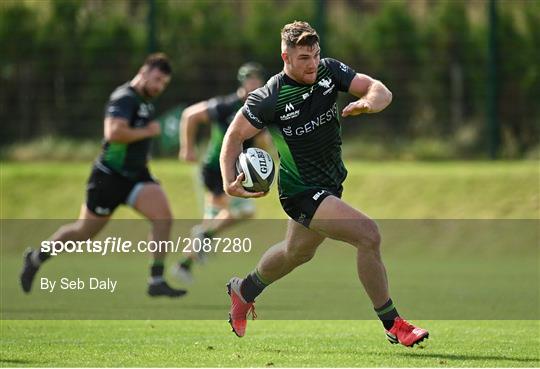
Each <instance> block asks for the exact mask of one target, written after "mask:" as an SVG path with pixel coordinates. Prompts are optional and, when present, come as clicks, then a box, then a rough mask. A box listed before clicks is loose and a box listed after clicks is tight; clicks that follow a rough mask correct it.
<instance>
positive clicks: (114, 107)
mask: <svg viewBox="0 0 540 369" xmlns="http://www.w3.org/2000/svg"><path fill="white" fill-rule="evenodd" d="M136 110H137V101H136V99H135V98H133V97H131V96H129V95H125V96H122V97H119V98H117V99H113V100H110V101H109V103H108V104H107V108H106V111H105V116H106V117H112V118H124V119H127V120H128V121H131V119H132V118H133V114H134V113H135V112H136Z"/></svg>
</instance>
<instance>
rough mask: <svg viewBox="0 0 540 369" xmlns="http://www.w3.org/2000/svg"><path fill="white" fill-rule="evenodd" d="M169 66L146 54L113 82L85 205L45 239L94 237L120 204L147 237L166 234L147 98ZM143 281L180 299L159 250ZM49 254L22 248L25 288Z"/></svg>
mask: <svg viewBox="0 0 540 369" xmlns="http://www.w3.org/2000/svg"><path fill="white" fill-rule="evenodd" d="M171 73H172V69H171V65H170V62H169V60H168V58H167V56H166V55H165V54H162V53H156V54H151V55H149V56H148V57H147V59H146V61H145V62H144V64H143V66H142V67H141V68H140V69H139V71H138V73H137V75H136V76H135V77H134V78H133V79H132V80H131V81H129V82H126V83H125V84H123V85H121V86H119V87H118V88H116V89H115V90H114V92H113V93H112V95H111V96H110V99H109V102H108V103H107V105H106V110H105V120H104V136H105V137H104V142H103V150H102V153H101V155H100V157H99V158H98V159H97V160H96V161H95V163H94V165H93V167H92V171H91V174H90V178H89V179H88V185H87V188H86V203H84V204H83V205H82V207H81V211H80V215H79V219H78V220H77V221H76V222H74V223H71V224H67V225H64V226H62V227H60V228H59V229H58V230H57V231H56V232H55V233H54V234H53V235H52V236H51V238H50V240H51V241H61V242H66V241H69V240H71V241H83V240H87V239H90V238H92V237H94V236H95V235H96V234H97V233H98V232H99V231H100V230H101V229H102V228H103V227H104V226H105V225H106V224H107V222H108V221H109V219H110V218H111V216H112V214H113V213H114V211H115V209H116V208H117V207H118V206H119V205H120V204H126V205H129V206H131V207H133V209H135V210H136V211H137V212H139V213H140V214H142V215H143V216H144V217H146V218H147V219H148V220H149V221H150V222H151V224H152V229H151V233H150V238H151V239H152V240H154V241H161V240H167V239H168V238H169V234H170V229H171V223H172V214H171V209H170V207H169V203H168V201H167V197H166V196H165V193H164V192H163V189H162V188H161V186H160V185H159V183H158V182H157V180H156V179H155V178H154V177H153V176H152V175H151V174H150V171H149V170H148V159H149V154H150V147H151V141H152V138H153V137H155V136H158V135H159V134H160V132H161V130H160V125H159V123H158V122H156V121H154V120H153V116H154V106H153V105H152V103H151V102H150V100H151V99H153V98H155V97H157V96H159V95H160V94H161V93H162V92H163V90H165V88H166V87H167V85H168V84H169V81H170V79H171ZM152 256H153V259H152V263H151V267H150V279H149V282H148V294H149V295H150V296H169V297H180V296H183V295H184V294H185V293H186V291H185V290H182V289H174V288H172V287H170V286H169V285H168V284H167V282H165V280H164V279H163V270H164V265H163V262H164V259H165V251H164V250H158V251H156V252H154V253H153V255H152ZM50 257H51V255H50V253H47V252H43V251H41V250H32V249H28V250H27V251H26V252H25V254H24V265H23V270H22V272H21V275H20V282H21V286H22V289H23V291H24V292H26V293H28V292H30V290H31V288H32V282H33V280H34V277H35V275H36V273H37V271H38V270H39V269H40V267H41V266H42V264H43V262H45V261H46V260H48V259H49V258H50Z"/></svg>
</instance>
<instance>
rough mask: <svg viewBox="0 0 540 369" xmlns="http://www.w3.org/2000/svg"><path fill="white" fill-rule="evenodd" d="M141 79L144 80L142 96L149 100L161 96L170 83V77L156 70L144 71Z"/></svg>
mask: <svg viewBox="0 0 540 369" xmlns="http://www.w3.org/2000/svg"><path fill="white" fill-rule="evenodd" d="M143 78H144V80H145V83H144V87H143V90H144V94H145V95H146V96H147V97H149V98H154V97H157V96H159V95H161V93H162V92H163V90H165V88H166V87H167V85H168V84H169V82H170V81H171V76H170V75H168V74H165V73H163V72H162V71H160V70H159V69H158V68H152V69H148V70H146V71H144V72H143Z"/></svg>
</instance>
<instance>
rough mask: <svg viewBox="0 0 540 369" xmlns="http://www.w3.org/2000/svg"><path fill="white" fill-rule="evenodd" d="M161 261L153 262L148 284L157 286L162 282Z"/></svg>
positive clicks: (162, 268) (162, 266) (162, 267)
mask: <svg viewBox="0 0 540 369" xmlns="http://www.w3.org/2000/svg"><path fill="white" fill-rule="evenodd" d="M164 269H165V266H164V265H163V260H154V261H152V264H151V266H150V283H152V284H157V283H160V282H162V281H163V270H164Z"/></svg>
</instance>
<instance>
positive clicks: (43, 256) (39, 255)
mask: <svg viewBox="0 0 540 369" xmlns="http://www.w3.org/2000/svg"><path fill="white" fill-rule="evenodd" d="M50 257H51V254H49V253H48V252H43V251H39V250H34V251H32V254H30V262H31V263H32V265H34V266H35V267H39V266H40V265H41V263H43V262H44V261H45V260H47V259H48V258H50Z"/></svg>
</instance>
